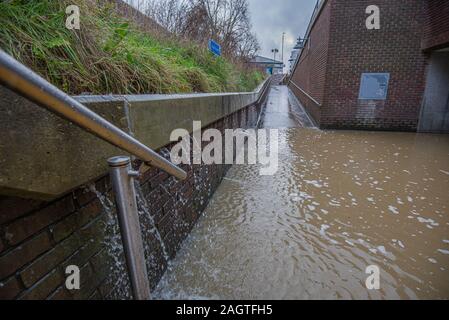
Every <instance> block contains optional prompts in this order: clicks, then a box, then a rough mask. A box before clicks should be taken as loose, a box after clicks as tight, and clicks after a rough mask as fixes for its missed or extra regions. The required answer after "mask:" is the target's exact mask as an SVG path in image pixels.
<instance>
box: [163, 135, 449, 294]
mask: <svg viewBox="0 0 449 320" xmlns="http://www.w3.org/2000/svg"><path fill="white" fill-rule="evenodd" d="M280 140H281V141H280V155H279V159H280V164H279V171H278V173H277V174H276V175H275V176H269V177H261V176H259V175H258V173H259V169H258V167H257V166H234V167H233V168H232V169H231V171H230V172H229V174H228V176H227V178H226V179H225V180H224V182H223V184H222V185H221V186H220V188H219V189H218V191H217V192H216V194H215V196H214V197H213V199H212V201H211V203H210V205H209V207H208V209H207V210H206V212H205V214H204V217H203V218H202V219H201V220H200V222H199V223H198V225H197V227H196V228H195V230H194V231H193V233H192V235H191V236H190V238H189V239H188V240H187V241H186V243H185V244H184V247H183V249H182V250H181V251H180V253H179V254H178V257H177V258H176V259H175V261H174V262H173V265H172V269H171V271H170V272H169V273H168V274H166V275H165V277H164V279H163V281H161V283H160V285H159V287H158V289H157V291H156V298H159V299H198V298H206V299H396V298H403V299H416V298H418V299H423V298H445V299H449V209H448V207H449V136H444V135H416V134H407V133H370V132H322V131H319V130H315V129H301V128H290V129H282V130H281V131H280ZM370 265H377V266H379V268H380V269H381V290H379V291H369V290H367V289H366V287H365V281H366V278H367V277H368V275H367V274H365V270H366V268H367V267H368V266H370Z"/></svg>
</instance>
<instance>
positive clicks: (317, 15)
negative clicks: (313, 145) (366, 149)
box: [289, 0, 449, 132]
mask: <svg viewBox="0 0 449 320" xmlns="http://www.w3.org/2000/svg"><path fill="white" fill-rule="evenodd" d="M371 5H375V6H377V7H378V8H379V18H380V29H368V27H367V24H366V21H367V19H368V18H369V17H370V16H371V14H370V13H367V8H368V7H369V6H371ZM302 43H303V48H302V50H301V52H300V54H299V55H298V59H297V60H296V64H295V66H294V68H293V71H292V75H291V78H290V82H289V87H290V88H291V90H292V91H293V92H294V93H295V95H296V96H297V97H298V99H299V100H300V101H301V103H302V104H303V105H304V106H305V107H306V109H307V110H308V111H309V113H310V114H311V115H312V116H313V118H314V119H315V120H316V122H317V123H318V124H319V126H320V127H321V128H323V129H369V130H398V131H420V132H449V1H447V0H431V1H430V0H398V1H391V0H376V1H372V0H344V1H343V0H321V1H320V2H319V3H318V4H317V7H316V9H315V12H314V14H313V16H312V19H311V22H310V25H309V28H308V30H307V32H306V35H305V36H304V41H302Z"/></svg>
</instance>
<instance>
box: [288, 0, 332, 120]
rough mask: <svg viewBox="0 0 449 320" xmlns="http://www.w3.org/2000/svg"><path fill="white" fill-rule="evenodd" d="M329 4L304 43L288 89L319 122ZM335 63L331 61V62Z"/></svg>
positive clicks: (327, 39)
mask: <svg viewBox="0 0 449 320" xmlns="http://www.w3.org/2000/svg"><path fill="white" fill-rule="evenodd" d="M330 9H331V6H330V1H328V2H327V3H326V4H325V6H324V8H323V9H322V11H321V13H320V15H319V17H318V18H317V20H316V23H315V25H314V27H313V28H312V30H311V33H310V36H309V39H308V41H307V42H306V44H305V47H304V49H303V52H302V54H301V58H300V59H299V61H298V64H297V66H296V70H295V72H294V73H293V75H292V77H291V81H292V82H293V83H290V85H289V87H290V89H291V90H292V91H293V92H294V93H295V95H296V96H297V97H298V98H299V99H300V100H301V103H302V104H303V105H304V106H305V107H306V108H307V110H308V111H309V112H310V113H311V114H312V116H313V117H314V118H315V120H316V121H317V122H319V121H320V118H321V111H320V106H321V104H322V103H323V100H324V92H325V83H326V74H327V71H328V69H327V66H328V50H329V37H330V12H331V10H330ZM330 63H332V62H330Z"/></svg>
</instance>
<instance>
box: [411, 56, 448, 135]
mask: <svg viewBox="0 0 449 320" xmlns="http://www.w3.org/2000/svg"><path fill="white" fill-rule="evenodd" d="M429 61H430V63H429V72H428V74H427V83H426V90H425V94H424V101H423V107H422V111H421V116H420V121H419V130H418V131H419V132H432V133H449V51H448V52H433V53H432V56H431V58H430V60H429Z"/></svg>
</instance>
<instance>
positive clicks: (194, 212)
mask: <svg viewBox="0 0 449 320" xmlns="http://www.w3.org/2000/svg"><path fill="white" fill-rule="evenodd" d="M259 112H260V106H256V105H252V106H248V107H246V108H244V109H242V110H240V111H238V112H237V113H234V114H232V115H230V116H228V117H226V118H224V119H222V120H220V121H218V122H216V123H215V124H212V125H211V126H209V127H208V128H216V129H219V130H221V131H224V130H225V129H227V128H245V127H251V126H253V125H254V124H255V123H256V122H257V119H258V114H259ZM205 129H207V128H205ZM169 149H170V146H167V147H166V148H164V149H162V150H160V153H161V154H162V155H165V156H167V154H168V150H169ZM136 165H137V163H136ZM183 169H185V170H186V171H187V172H188V178H187V179H186V181H183V182H178V181H176V180H175V179H174V178H171V177H169V176H168V175H167V174H166V173H164V172H162V171H160V170H157V169H154V168H153V169H150V170H149V171H147V172H146V173H145V174H144V176H142V177H141V179H140V181H139V183H138V187H137V190H138V194H139V197H138V198H139V199H138V204H139V213H140V222H141V228H142V231H143V237H144V245H145V254H146V260H147V268H148V273H149V275H150V282H151V286H152V288H154V287H155V286H156V285H157V283H158V281H159V280H160V278H161V276H162V275H163V273H164V271H165V269H166V266H167V261H166V258H165V254H166V255H168V256H169V257H170V258H173V257H174V256H175V254H176V252H177V250H178V249H179V248H180V246H181V244H182V242H183V240H184V239H185V238H186V237H187V235H188V234H189V232H190V231H191V229H192V228H193V226H194V225H195V223H196V221H197V220H198V218H199V217H200V215H201V213H202V212H203V210H204V209H205V207H206V206H207V204H208V201H209V199H210V197H211V196H212V194H213V193H214V192H215V190H216V189H217V187H218V186H219V184H220V182H221V180H222V178H223V177H224V175H225V174H226V172H227V170H228V169H229V166H219V165H214V166H193V165H192V166H187V165H184V166H183ZM153 220H154V221H153ZM153 223H154V224H153ZM154 225H155V226H156V228H153V226H154ZM159 236H160V237H161V238H162V239H163V242H162V243H163V244H164V245H162V244H161V242H160V241H159V240H158V237H159ZM68 265H77V266H79V267H80V270H81V290H79V291H71V292H70V291H68V290H66V288H65V285H64V282H65V275H64V270H65V268H66V266H68ZM129 298H131V293H130V285H129V279H128V275H127V269H126V265H125V260H124V255H123V249H122V243H121V238H120V233H119V228H118V223H117V219H116V212H115V205H114V204H113V197H112V191H111V183H110V181H109V177H108V176H105V177H103V178H101V179H99V180H98V181H96V182H95V183H93V184H91V185H89V186H83V187H81V188H79V189H78V190H75V191H73V192H71V193H70V194H68V195H66V196H64V197H62V198H60V199H58V200H56V201H54V202H52V203H45V202H41V201H34V200H26V199H20V198H12V197H4V196H0V299H33V300H34V299H129Z"/></svg>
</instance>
